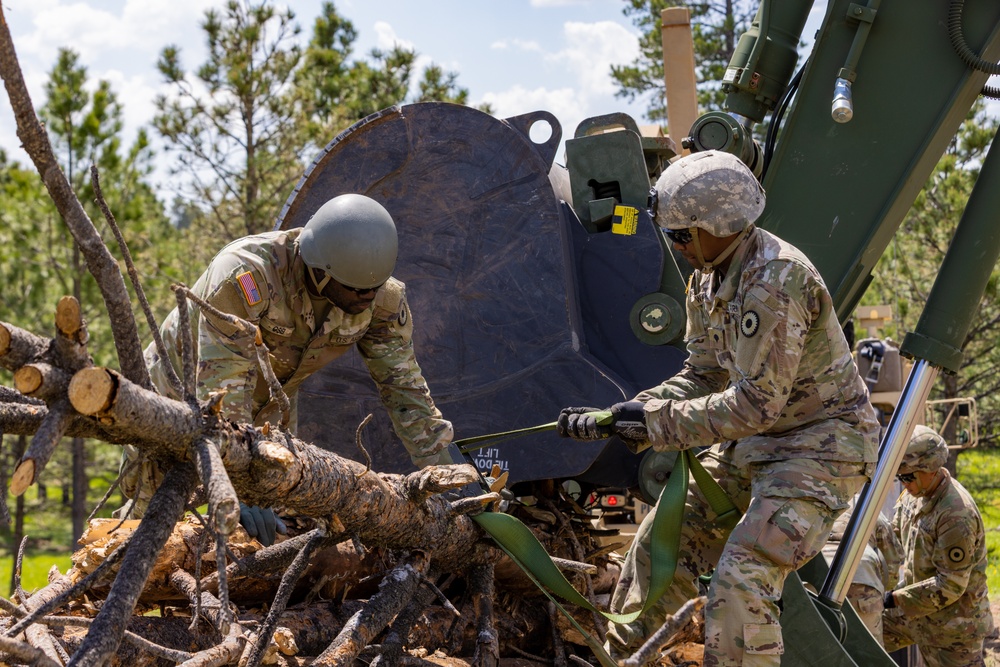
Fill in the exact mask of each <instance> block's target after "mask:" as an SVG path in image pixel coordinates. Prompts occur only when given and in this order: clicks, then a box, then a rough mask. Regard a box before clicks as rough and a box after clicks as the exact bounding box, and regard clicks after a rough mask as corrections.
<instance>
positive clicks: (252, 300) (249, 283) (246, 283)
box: [236, 271, 260, 306]
mask: <svg viewBox="0 0 1000 667" xmlns="http://www.w3.org/2000/svg"><path fill="white" fill-rule="evenodd" d="M236 281H237V282H238V283H239V284H240V289H242V290H243V296H245V297H246V299H247V303H248V304H250V305H251V306H254V305H256V304H258V303H260V290H258V289H257V281H256V280H254V279H253V274H252V273H250V272H249V271H247V272H246V273H241V274H240V275H238V276H236Z"/></svg>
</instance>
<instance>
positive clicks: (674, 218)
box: [655, 150, 765, 237]
mask: <svg viewBox="0 0 1000 667" xmlns="http://www.w3.org/2000/svg"><path fill="white" fill-rule="evenodd" d="M655 191H656V200H657V204H656V212H655V216H656V217H655V221H656V224H657V225H659V226H660V227H666V228H667V229H687V228H689V227H698V228H700V229H704V230H705V231H706V232H708V233H709V234H711V235H712V236H718V237H724V236H729V235H731V234H736V233H739V232H741V231H743V230H744V229H745V228H746V227H747V225H749V224H750V223H751V222H753V221H754V220H756V219H757V218H758V217H760V214H761V212H763V210H764V201H765V197H764V188H762V187H761V185H760V182H759V181H758V180H757V178H756V177H755V176H754V175H753V172H752V171H750V169H749V168H748V167H747V166H746V165H745V164H743V162H742V161H741V160H740V159H739V158H738V157H736V156H735V155H731V154H730V153H723V152H720V151H716V150H708V151H701V152H698V153H692V154H691V155H686V156H684V157H682V158H680V159H679V160H677V161H675V162H673V163H672V164H671V165H670V166H669V167H667V168H666V169H665V170H664V172H663V173H662V174H661V175H660V178H659V179H658V180H657V181H656V187H655Z"/></svg>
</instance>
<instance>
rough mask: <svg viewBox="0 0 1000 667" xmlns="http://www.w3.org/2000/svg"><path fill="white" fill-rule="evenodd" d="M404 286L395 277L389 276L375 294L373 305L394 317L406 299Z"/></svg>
mask: <svg viewBox="0 0 1000 667" xmlns="http://www.w3.org/2000/svg"><path fill="white" fill-rule="evenodd" d="M405 295H406V286H405V285H404V284H403V283H402V282H401V281H399V280H396V279H395V278H389V280H387V281H386V282H385V285H383V286H382V289H380V290H379V291H378V294H377V295H376V296H375V307H376V308H379V309H381V310H382V311H384V312H386V313H388V314H389V317H395V316H396V315H397V314H398V313H399V311H400V308H402V306H403V304H404V303H405V299H406V296H405Z"/></svg>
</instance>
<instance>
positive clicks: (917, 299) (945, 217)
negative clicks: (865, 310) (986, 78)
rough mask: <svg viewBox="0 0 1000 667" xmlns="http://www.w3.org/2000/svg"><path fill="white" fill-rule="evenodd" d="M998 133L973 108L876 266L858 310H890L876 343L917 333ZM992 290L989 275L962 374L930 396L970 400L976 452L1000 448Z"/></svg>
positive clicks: (997, 274)
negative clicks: (976, 432)
mask: <svg viewBox="0 0 1000 667" xmlns="http://www.w3.org/2000/svg"><path fill="white" fill-rule="evenodd" d="M998 126H1000V121H998V119H996V118H994V117H991V116H989V115H988V114H987V112H986V110H985V108H984V106H983V105H982V103H979V104H977V105H976V106H975V107H973V109H972V111H971V112H970V114H969V117H968V118H967V119H966V121H965V122H964V123H963V124H962V127H961V129H960V130H959V132H958V133H957V134H956V135H955V137H954V138H953V139H952V141H951V143H950V144H949V146H948V148H947V150H946V151H945V154H944V155H943V156H942V157H941V159H940V160H939V161H938V164H937V166H936V167H935V169H934V171H933V173H932V174H931V176H930V178H929V179H928V181H927V183H926V184H925V186H924V188H923V190H921V192H920V194H919V195H918V197H917V199H916V201H915V202H914V204H913V206H912V207H911V208H910V210H909V212H908V213H907V215H906V218H905V219H904V220H903V223H902V225H901V226H900V228H899V231H898V232H897V233H896V235H895V237H894V238H893V242H892V244H891V245H890V246H889V247H888V248H887V249H886V251H885V253H884V254H883V256H882V257H881V259H880V260H879V262H878V264H877V265H876V267H875V272H874V279H873V281H872V284H871V286H870V287H869V289H868V290H867V292H866V293H865V295H864V297H863V298H862V301H861V303H862V305H873V304H879V303H885V304H890V305H892V307H893V315H894V321H893V322H891V323H890V324H889V325H888V326H887V327H886V328H885V330H884V331H883V335H886V336H889V337H891V338H893V339H894V340H896V341H900V340H902V337H903V335H904V334H905V332H908V331H913V330H914V329H915V328H916V326H917V322H918V319H919V317H920V314H921V312H922V310H923V306H924V304H925V303H926V301H927V295H928V294H929V292H930V289H931V287H932V286H933V284H934V279H935V277H936V276H937V273H938V270H939V269H940V267H941V262H942V259H943V258H944V254H945V252H946V251H947V249H948V246H949V244H950V243H951V239H952V237H953V236H954V234H955V230H956V228H957V226H958V223H959V221H960V220H961V218H962V214H963V211H964V209H965V204H966V202H967V200H968V197H969V194H970V193H971V192H972V187H973V185H974V184H975V182H976V179H977V178H978V176H979V169H980V167H981V165H982V162H983V159H984V158H985V156H986V151H987V149H988V148H989V144H990V141H991V140H992V138H993V136H994V134H995V133H996V131H997V128H998ZM998 282H1000V269H997V268H996V267H994V270H993V275H992V278H991V279H990V281H989V284H988V285H987V288H986V293H985V294H984V295H983V297H982V299H981V300H980V303H979V308H978V310H977V312H976V315H975V317H974V319H973V321H972V326H971V327H970V330H969V333H968V335H967V336H966V339H965V342H964V344H963V346H962V351H963V353H964V360H963V364H962V368H961V369H960V371H959V373H958V374H957V375H946V376H943V377H942V378H941V380H940V381H939V382H938V383H936V386H935V388H934V390H933V392H932V395H931V398H934V399H940V398H959V397H962V398H975V399H976V402H977V412H978V417H979V419H978V425H979V438H980V444H981V446H997V445H998V444H1000V346H998V345H997V339H998V337H1000V300H998V299H997V284H998ZM945 435H946V437H947V434H945Z"/></svg>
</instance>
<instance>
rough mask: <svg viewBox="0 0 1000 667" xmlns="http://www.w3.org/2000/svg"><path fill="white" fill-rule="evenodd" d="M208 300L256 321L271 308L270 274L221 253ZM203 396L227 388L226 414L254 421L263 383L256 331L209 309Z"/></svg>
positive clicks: (202, 341)
mask: <svg viewBox="0 0 1000 667" xmlns="http://www.w3.org/2000/svg"><path fill="white" fill-rule="evenodd" d="M207 277H208V278H209V280H208V281H207V284H206V286H205V300H206V301H208V302H209V303H210V304H211V305H212V306H214V307H215V308H217V309H219V310H220V311H222V312H224V313H229V314H231V315H235V316H237V317H240V318H242V319H244V320H247V321H249V322H251V323H253V324H258V323H259V322H260V317H261V313H263V312H264V311H265V310H266V307H267V300H268V297H267V289H266V282H265V277H264V276H263V275H262V274H261V272H260V270H259V269H257V268H254V267H251V266H248V265H245V264H241V263H240V262H239V260H238V259H237V258H233V257H229V256H223V255H220V256H219V257H217V258H216V259H215V260H213V262H212V266H211V267H210V269H209V272H208V276H207ZM198 348H199V350H198V355H199V363H198V396H199V398H205V397H206V396H207V395H208V394H209V393H210V392H214V391H219V390H225V391H226V395H225V397H224V398H223V400H222V407H223V414H224V415H225V416H226V417H227V418H229V419H232V420H234V421H238V422H252V421H253V414H252V413H253V389H254V386H255V385H256V382H257V374H258V372H259V371H258V368H257V353H256V350H255V348H254V338H253V336H248V335H246V334H244V333H242V332H241V331H240V330H239V329H238V328H237V327H235V326H234V325H232V324H229V323H228V322H225V321H224V320H221V319H218V318H216V317H214V316H212V315H210V314H208V313H203V314H202V316H201V317H200V318H199V325H198Z"/></svg>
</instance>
